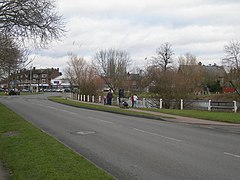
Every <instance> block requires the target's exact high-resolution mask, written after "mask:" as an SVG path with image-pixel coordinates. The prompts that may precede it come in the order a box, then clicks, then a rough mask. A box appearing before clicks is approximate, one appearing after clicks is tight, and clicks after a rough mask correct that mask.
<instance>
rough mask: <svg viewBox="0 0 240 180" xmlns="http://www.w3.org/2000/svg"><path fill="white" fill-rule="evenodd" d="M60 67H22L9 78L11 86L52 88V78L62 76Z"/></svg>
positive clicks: (37, 88)
mask: <svg viewBox="0 0 240 180" xmlns="http://www.w3.org/2000/svg"><path fill="white" fill-rule="evenodd" d="M61 75H62V73H61V72H59V68H56V69H55V68H46V69H36V68H35V67H33V69H28V70H27V69H22V70H18V71H16V72H15V73H12V74H11V75H10V77H9V79H8V84H9V86H10V87H9V88H18V89H19V90H22V89H27V90H31V91H36V92H38V91H40V90H42V91H43V90H44V89H48V88H51V80H52V79H54V78H56V77H59V76H61Z"/></svg>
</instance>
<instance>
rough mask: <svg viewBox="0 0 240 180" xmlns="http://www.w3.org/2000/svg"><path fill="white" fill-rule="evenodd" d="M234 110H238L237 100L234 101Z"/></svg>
mask: <svg viewBox="0 0 240 180" xmlns="http://www.w3.org/2000/svg"><path fill="white" fill-rule="evenodd" d="M233 107H234V112H237V101H233Z"/></svg>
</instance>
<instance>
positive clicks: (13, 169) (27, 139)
mask: <svg viewBox="0 0 240 180" xmlns="http://www.w3.org/2000/svg"><path fill="white" fill-rule="evenodd" d="M8 132H15V133H16V135H15V136H8V135H7V133H8ZM0 160H1V161H2V162H3V164H4V166H6V168H7V169H9V171H10V178H11V179H51V180H52V179H58V180H59V179H66V180H69V179H74V180H76V179H113V178H112V177H111V176H110V175H108V174H107V173H106V172H104V171H102V170H100V169H98V168H96V167H95V166H94V165H93V164H92V163H90V162H89V161H87V160H86V159H84V158H83V157H81V156H80V155H79V154H77V153H75V152H74V151H72V150H71V149H69V148H67V147H65V146H64V145H63V144H61V143H59V142H58V141H57V140H55V139H54V138H52V137H50V136H49V135H47V134H45V133H44V132H42V131H41V130H39V129H37V128H36V127H34V126H33V125H31V124H30V123H28V122H27V121H25V120H24V119H22V118H21V117H19V116H18V115H16V114H15V113H14V112H12V111H11V110H9V109H8V108H7V107H5V106H4V105H2V104H0Z"/></svg>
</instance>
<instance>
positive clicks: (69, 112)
mask: <svg viewBox="0 0 240 180" xmlns="http://www.w3.org/2000/svg"><path fill="white" fill-rule="evenodd" d="M59 111H64V112H66V113H69V114H74V115H78V114H77V113H74V112H71V111H67V110H61V109H59Z"/></svg>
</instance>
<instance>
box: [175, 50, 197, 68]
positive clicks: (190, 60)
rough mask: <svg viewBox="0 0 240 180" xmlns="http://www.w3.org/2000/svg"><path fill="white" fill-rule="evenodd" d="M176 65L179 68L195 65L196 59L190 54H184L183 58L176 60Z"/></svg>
mask: <svg viewBox="0 0 240 180" xmlns="http://www.w3.org/2000/svg"><path fill="white" fill-rule="evenodd" d="M178 63H179V65H180V66H181V65H197V58H196V56H194V55H192V54H191V53H186V54H185V55H184V56H180V57H179V58H178Z"/></svg>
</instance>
